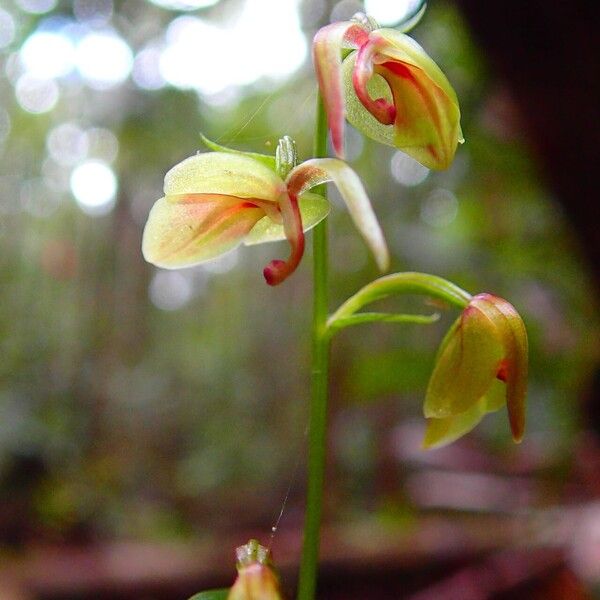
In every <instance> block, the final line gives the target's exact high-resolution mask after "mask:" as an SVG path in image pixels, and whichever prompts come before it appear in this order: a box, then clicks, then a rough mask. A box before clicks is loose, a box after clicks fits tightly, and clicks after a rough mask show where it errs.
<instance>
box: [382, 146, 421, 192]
mask: <svg viewBox="0 0 600 600" xmlns="http://www.w3.org/2000/svg"><path fill="white" fill-rule="evenodd" d="M390 169H391V171H392V176H393V177H394V179H395V180H396V181H397V182H398V183H401V184H402V185H405V186H407V187H412V186H415V185H419V184H420V183H423V182H424V181H425V180H426V179H427V176H428V175H429V169H428V168H427V167H424V166H423V165H422V164H421V163H419V162H417V161H416V160H415V159H414V158H412V157H410V156H408V154H404V152H400V151H398V152H396V153H395V154H394V156H392V161H391V164H390Z"/></svg>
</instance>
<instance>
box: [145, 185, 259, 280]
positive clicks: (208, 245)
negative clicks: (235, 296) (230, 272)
mask: <svg viewBox="0 0 600 600" xmlns="http://www.w3.org/2000/svg"><path fill="white" fill-rule="evenodd" d="M264 215H265V211H264V209H262V208H260V207H259V206H257V205H256V204H253V203H252V202H250V201H249V200H245V199H240V198H236V197H233V196H223V195H219V194H182V195H177V196H167V197H165V198H161V199H160V200H158V201H157V202H156V203H155V204H154V206H153V207H152V210H151V211H150V215H149V216H148V221H147V223H146V227H145V229H144V236H143V240H142V253H143V255H144V258H145V259H146V260H147V261H148V262H150V263H152V264H154V265H156V266H159V267H163V268H165V269H177V268H180V267H189V266H193V265H196V264H199V263H201V262H204V261H206V260H209V259H211V258H215V257H216V256H219V255H221V254H224V253H225V252H228V251H229V250H233V249H234V248H235V247H236V246H238V245H239V244H240V243H241V242H242V241H243V239H244V237H245V236H246V235H247V234H248V232H249V231H250V230H251V229H252V228H253V227H254V226H255V225H256V223H257V222H258V221H259V220H260V219H261V218H262V217H263V216H264Z"/></svg>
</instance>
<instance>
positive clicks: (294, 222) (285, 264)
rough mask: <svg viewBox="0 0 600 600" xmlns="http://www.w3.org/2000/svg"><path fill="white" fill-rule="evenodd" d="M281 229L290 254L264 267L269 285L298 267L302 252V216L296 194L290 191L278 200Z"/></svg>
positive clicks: (264, 273) (274, 283) (277, 281)
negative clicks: (285, 258)
mask: <svg viewBox="0 0 600 600" xmlns="http://www.w3.org/2000/svg"><path fill="white" fill-rule="evenodd" d="M279 207H280V209H281V218H282V221H283V230H284V232H285V237H286V238H287V240H288V242H289V243H290V249H291V252H290V256H289V258H288V259H287V260H285V261H284V260H279V259H276V260H273V261H271V262H270V263H269V264H268V265H267V266H266V267H265V268H264V269H263V275H264V277H265V280H266V282H267V283H268V284H269V285H279V284H280V283H282V282H283V281H285V280H286V279H287V278H288V277H289V276H290V275H291V274H292V273H293V272H294V271H295V270H296V269H297V267H298V265H299V264H300V260H301V259H302V255H303V254H304V232H303V231H302V217H301V216H300V209H299V207H298V196H297V195H296V194H294V193H293V192H291V191H288V193H287V194H282V195H281V199H280V201H279Z"/></svg>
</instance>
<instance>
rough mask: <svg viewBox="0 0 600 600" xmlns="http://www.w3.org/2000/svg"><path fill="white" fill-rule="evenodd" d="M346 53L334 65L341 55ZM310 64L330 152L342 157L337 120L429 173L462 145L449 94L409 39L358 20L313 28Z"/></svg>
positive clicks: (438, 72) (445, 82)
mask: <svg viewBox="0 0 600 600" xmlns="http://www.w3.org/2000/svg"><path fill="white" fill-rule="evenodd" d="M347 49H351V51H350V53H349V54H348V55H347V56H346V57H345V58H344V60H343V64H342V52H344V51H345V50H347ZM313 58H314V63H315V68H316V71H317V77H318V80H319V87H320V89H321V93H322V95H323V99H324V104H325V108H326V111H327V117H328V122H329V129H330V131H331V138H332V144H333V148H334V150H335V153H336V155H337V156H338V157H340V158H343V155H344V118H347V119H348V121H349V122H350V123H351V124H352V125H353V126H354V127H355V128H356V129H358V130H359V131H361V132H362V133H364V134H365V135H366V136H367V137H370V138H373V139H375V140H377V141H379V142H382V143H384V144H388V145H390V146H395V147H397V148H399V149H400V150H402V151H403V152H405V153H406V154H408V155H410V156H412V157H413V158H414V159H415V160H417V161H419V162H420V163H421V164H423V165H425V166H426V167H428V168H430V169H446V168H447V167H448V166H449V165H450V163H451V162H452V159H453V157H454V153H455V152H456V146H457V144H458V143H462V142H463V141H464V140H463V137H462V132H461V128H460V109H459V106H458V100H457V97H456V93H455V92H454V90H453V89H452V86H451V85H450V83H449V82H448V79H447V78H446V76H445V75H444V74H443V73H442V71H441V70H440V68H439V67H438V66H437V64H436V63H435V62H434V61H433V60H432V59H431V58H430V57H429V56H428V55H427V54H426V52H425V51H424V50H423V48H421V46H420V45H419V44H418V43H417V42H415V40H413V39H412V38H410V37H409V36H407V35H405V34H404V33H400V32H399V31H397V30H395V29H381V28H378V26H377V24H376V23H375V22H374V21H373V20H372V19H369V18H367V17H365V16H364V15H357V16H356V17H355V20H352V21H342V22H338V23H332V24H331V25H328V26H326V27H323V28H322V29H320V30H319V31H318V32H317V34H316V36H315V39H314V42H313Z"/></svg>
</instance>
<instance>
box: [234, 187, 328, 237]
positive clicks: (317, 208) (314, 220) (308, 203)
mask: <svg viewBox="0 0 600 600" xmlns="http://www.w3.org/2000/svg"><path fill="white" fill-rule="evenodd" d="M298 205H299V207H300V215H301V216H302V229H303V230H304V231H309V230H310V229H312V228H313V227H314V226H315V225H317V224H318V223H320V222H321V221H322V220H323V219H324V218H325V217H326V216H327V215H328V214H329V210H330V206H329V202H327V200H325V198H323V196H319V195H318V194H312V193H311V192H305V193H304V194H302V196H300V199H299V201H298ZM285 239H286V236H285V232H284V230H283V224H282V223H277V222H276V221H274V220H273V218H272V217H269V216H266V217H263V218H262V219H261V220H260V221H259V222H258V223H257V224H256V225H255V226H254V227H253V228H252V231H251V232H250V233H249V234H248V236H247V237H246V239H245V240H244V244H245V245H246V246H253V245H254V244H263V243H265V242H278V241H281V240H285Z"/></svg>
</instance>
